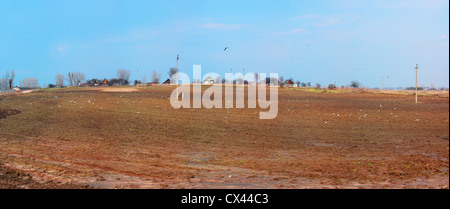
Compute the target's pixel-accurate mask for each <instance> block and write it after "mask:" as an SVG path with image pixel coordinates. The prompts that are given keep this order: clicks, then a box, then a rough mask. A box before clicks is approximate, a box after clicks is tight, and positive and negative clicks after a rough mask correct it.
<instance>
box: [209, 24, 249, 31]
mask: <svg viewBox="0 0 450 209" xmlns="http://www.w3.org/2000/svg"><path fill="white" fill-rule="evenodd" d="M244 26H245V25H243V24H222V23H205V24H203V25H202V28H206V29H217V30H239V29H241V28H243V27H244Z"/></svg>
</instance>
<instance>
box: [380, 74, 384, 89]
mask: <svg viewBox="0 0 450 209" xmlns="http://www.w3.org/2000/svg"><path fill="white" fill-rule="evenodd" d="M381 89H384V77H383V76H381Z"/></svg>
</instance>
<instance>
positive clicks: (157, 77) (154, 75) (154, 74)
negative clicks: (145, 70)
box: [152, 69, 176, 83]
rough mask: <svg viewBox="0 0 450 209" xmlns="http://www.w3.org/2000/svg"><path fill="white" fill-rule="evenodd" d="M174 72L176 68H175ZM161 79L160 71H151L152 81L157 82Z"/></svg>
mask: <svg viewBox="0 0 450 209" xmlns="http://www.w3.org/2000/svg"><path fill="white" fill-rule="evenodd" d="M175 72H176V69H175ZM160 80H161V73H157V72H156V71H155V70H153V72H152V82H153V83H159V81H160Z"/></svg>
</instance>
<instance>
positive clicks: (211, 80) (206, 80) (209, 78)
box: [203, 76, 214, 85]
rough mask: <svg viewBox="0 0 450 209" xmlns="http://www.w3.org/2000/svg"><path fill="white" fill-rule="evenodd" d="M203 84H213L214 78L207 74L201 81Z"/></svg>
mask: <svg viewBox="0 0 450 209" xmlns="http://www.w3.org/2000/svg"><path fill="white" fill-rule="evenodd" d="M203 84H204V85H213V84H214V79H213V78H211V76H209V77H207V78H206V79H205V80H204V81H203Z"/></svg>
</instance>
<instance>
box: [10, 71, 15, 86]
mask: <svg viewBox="0 0 450 209" xmlns="http://www.w3.org/2000/svg"><path fill="white" fill-rule="evenodd" d="M15 78H16V73H15V72H14V70H11V78H10V79H9V89H12V88H13V86H14V79H15Z"/></svg>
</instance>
